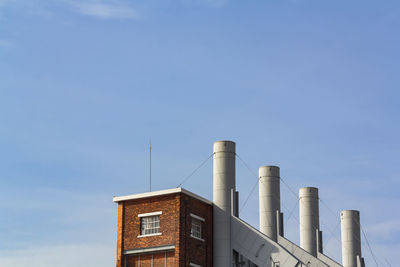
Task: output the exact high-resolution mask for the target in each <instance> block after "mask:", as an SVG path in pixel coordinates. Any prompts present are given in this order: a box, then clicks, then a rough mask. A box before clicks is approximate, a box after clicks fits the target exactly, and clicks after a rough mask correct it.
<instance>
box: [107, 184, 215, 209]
mask: <svg viewBox="0 0 400 267" xmlns="http://www.w3.org/2000/svg"><path fill="white" fill-rule="evenodd" d="M175 193H184V194H186V195H188V196H191V197H193V198H195V199H197V200H200V201H202V202H205V203H207V204H210V205H212V201H210V200H208V199H206V198H203V197H201V196H199V195H196V194H194V193H192V192H190V191H188V190H186V189H184V188H182V187H178V188H172V189H166V190H159V191H153V192H146V193H140V194H133V195H127V196H120V197H113V201H114V202H116V203H117V202H121V201H126V200H133V199H140V198H147V197H155V196H162V195H169V194H175Z"/></svg>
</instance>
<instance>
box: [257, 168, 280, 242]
mask: <svg viewBox="0 0 400 267" xmlns="http://www.w3.org/2000/svg"><path fill="white" fill-rule="evenodd" d="M258 176H259V180H258V185H259V186H258V189H259V208H260V232H262V233H263V234H265V235H266V236H268V237H269V238H271V239H272V240H274V241H277V240H278V226H277V219H278V218H277V216H278V215H279V212H280V210H281V193H280V174H279V167H277V166H263V167H260V168H259V170H258Z"/></svg>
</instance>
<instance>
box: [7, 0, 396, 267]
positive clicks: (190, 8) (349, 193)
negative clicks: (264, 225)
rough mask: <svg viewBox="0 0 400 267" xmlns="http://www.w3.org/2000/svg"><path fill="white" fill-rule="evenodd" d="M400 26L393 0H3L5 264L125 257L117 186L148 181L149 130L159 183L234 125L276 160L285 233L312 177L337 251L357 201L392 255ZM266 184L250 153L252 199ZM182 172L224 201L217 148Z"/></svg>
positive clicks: (251, 145)
mask: <svg viewBox="0 0 400 267" xmlns="http://www.w3.org/2000/svg"><path fill="white" fill-rule="evenodd" d="M399 29H400V3H399V2H398V1H365V0H364V1H359V0H354V1H344V0H339V1H332V0H326V1H320V0H318V1H316V0H315V1H313V0H280V1H276V0H275V1H273V0H265V1H257V0H249V1H234V0H163V1H161V0H146V1H127V0H126V1H123V0H81V1H75V0H62V1H50V0H30V1H27V0H26V1H20V0H0V210H1V213H2V216H1V217H0V266H1V267H3V266H5V267H10V266H18V267H19V266H27V265H28V264H29V266H40V267H46V266H61V267H64V266H68V267H70V266H96V267H99V266H100V267H102V266H104V267H109V266H113V265H114V264H115V251H116V249H115V244H116V219H117V218H116V212H117V207H116V204H114V203H113V202H112V196H114V195H124V194H131V193H139V192H145V191H147V190H148V176H149V171H148V170H149V160H148V144H149V140H150V139H151V140H152V145H153V184H154V189H165V188H173V187H176V186H177V185H178V184H179V183H180V182H181V181H182V179H183V178H185V177H186V176H187V175H188V174H190V173H191V172H192V170H193V169H195V168H196V167H197V166H198V165H199V164H200V163H201V162H202V161H203V160H204V159H206V158H207V157H208V156H209V155H210V154H211V152H212V143H213V142H214V141H216V140H221V139H229V140H234V141H236V142H237V152H238V154H239V156H240V157H241V158H242V159H243V160H244V161H245V162H246V164H248V166H249V167H250V168H251V170H252V172H257V170H258V167H259V166H262V165H267V164H275V165H279V166H280V167H281V175H282V178H283V179H284V180H285V182H286V183H287V184H288V185H289V186H290V189H289V188H288V187H286V186H285V185H282V186H281V188H282V192H281V194H282V210H283V212H285V214H286V218H287V219H286V222H285V227H286V228H285V233H286V235H287V236H288V237H289V238H290V239H291V240H294V241H296V242H298V239H299V238H298V221H297V220H298V206H297V207H296V203H297V200H296V197H295V196H294V195H293V194H292V193H291V190H292V191H295V192H297V191H298V188H300V187H302V186H317V187H319V189H320V196H321V200H322V202H323V205H321V207H320V210H321V211H320V212H321V228H322V230H323V231H324V241H325V251H326V253H327V254H328V255H330V256H332V257H333V258H334V259H336V260H338V261H341V256H340V255H341V254H340V242H339V240H340V227H338V224H337V222H338V215H339V212H340V211H341V210H343V209H358V210H360V211H361V220H362V225H363V228H364V230H365V232H366V234H367V237H368V241H369V242H370V245H371V247H372V248H373V251H374V254H375V256H376V259H377V261H378V265H379V266H394V265H395V262H396V261H395V259H396V258H395V256H397V253H398V251H400V230H399V229H400V213H399V212H398V210H399V208H398V205H399V200H400V193H399V186H400V180H399V173H400V142H399V138H398V137H399V136H400V125H399V119H398V116H399V114H400V108H399V104H398V103H399V98H400V91H399V84H400V75H399V67H400V63H399V62H400V52H399V47H400V32H399ZM255 182H256V178H255V177H254V176H253V174H252V173H251V172H250V171H248V170H247V168H246V167H245V166H244V164H242V163H241V162H240V161H238V162H237V187H238V190H239V191H240V194H241V205H242V206H243V205H244V201H245V199H246V198H247V196H248V195H249V193H250V191H251V189H252V187H253V185H254V183H255ZM183 186H184V187H185V188H187V189H189V190H192V191H193V192H195V193H198V194H200V195H202V196H205V197H207V198H209V199H212V164H211V161H208V162H207V163H206V164H205V165H204V166H203V167H202V168H201V169H200V170H199V171H198V172H196V173H195V175H193V176H192V177H191V179H189V180H188V181H187V182H186V183H185V184H184V185H183ZM257 195H258V194H257V190H256V191H254V192H253V194H251V195H250V197H249V200H248V202H247V203H246V205H245V206H243V208H242V213H241V215H242V217H243V218H244V219H245V220H246V221H248V222H250V223H251V224H252V225H254V226H255V227H257V226H258V214H257V210H258V201H257V197H258V196H257ZM292 210H294V212H293V214H292V216H290V218H288V217H289V214H290V212H291V211H292ZM395 211H397V212H395ZM363 244H364V245H363V254H364V256H365V258H366V261H367V266H376V263H375V261H374V260H373V258H372V256H371V254H370V252H369V249H368V246H367V245H366V243H365V239H364V240H363ZM66 255H68V257H66Z"/></svg>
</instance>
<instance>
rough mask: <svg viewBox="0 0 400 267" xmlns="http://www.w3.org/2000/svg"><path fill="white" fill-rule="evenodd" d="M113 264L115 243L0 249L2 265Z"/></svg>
mask: <svg viewBox="0 0 400 267" xmlns="http://www.w3.org/2000/svg"><path fill="white" fill-rule="evenodd" d="M113 265H115V247H114V246H113V244H106V245H104V244H70V245H54V244H52V245H48V246H45V247H36V248H28V249H23V250H9V251H7V250H3V251H1V250H0V266H13V267H23V266H31V267H53V266H58V267H71V266H86V267H91V266H93V267H109V266H113Z"/></svg>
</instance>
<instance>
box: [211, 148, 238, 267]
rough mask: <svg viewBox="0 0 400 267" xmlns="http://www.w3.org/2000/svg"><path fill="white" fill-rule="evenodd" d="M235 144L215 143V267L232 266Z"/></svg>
mask: <svg viewBox="0 0 400 267" xmlns="http://www.w3.org/2000/svg"><path fill="white" fill-rule="evenodd" d="M235 146H236V145H235V143H234V142H232V141H217V142H215V143H214V154H213V159H214V165H213V202H214V208H213V215H214V219H213V222H214V223H213V224H214V229H213V233H214V238H213V247H214V253H213V254H214V256H213V257H214V266H219V267H230V266H231V265H232V248H231V212H232V205H233V203H232V198H231V194H232V191H233V192H234V193H235V192H236V191H235V188H236V185H235V159H236V152H235Z"/></svg>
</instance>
